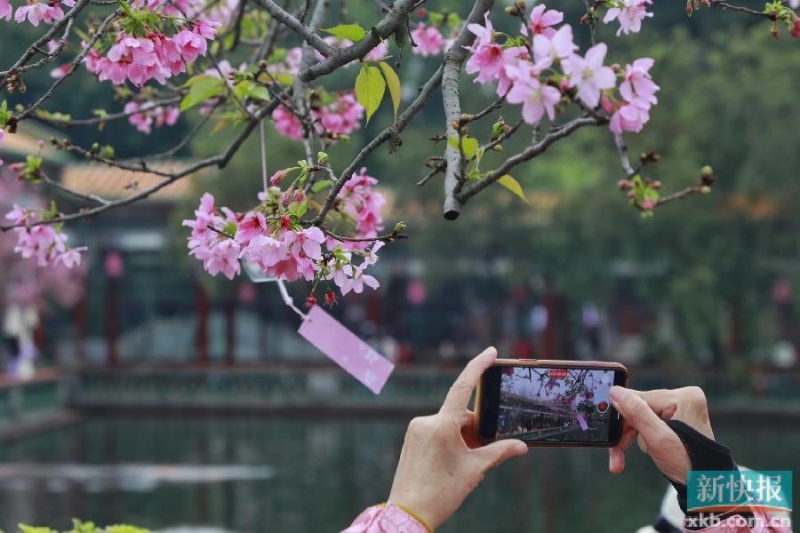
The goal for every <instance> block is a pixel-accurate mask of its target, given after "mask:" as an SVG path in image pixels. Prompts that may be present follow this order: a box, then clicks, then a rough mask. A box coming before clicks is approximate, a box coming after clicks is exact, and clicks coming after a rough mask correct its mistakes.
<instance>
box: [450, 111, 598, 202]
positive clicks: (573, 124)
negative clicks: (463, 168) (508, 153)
mask: <svg viewBox="0 0 800 533" xmlns="http://www.w3.org/2000/svg"><path fill="white" fill-rule="evenodd" d="M600 124H602V122H601V121H599V120H598V119H596V118H594V117H580V118H576V119H574V120H571V121H569V122H567V123H566V124H564V125H563V126H561V127H559V128H556V129H553V130H551V131H550V133H548V134H547V135H545V137H544V139H542V140H541V141H539V142H538V143H536V144H534V145H533V146H530V147H528V148H526V149H525V150H523V151H522V152H520V153H518V154H517V155H515V156H513V157H510V158H508V159H507V160H506V161H505V162H504V163H503V164H502V165H500V166H499V167H497V169H495V170H494V171H492V173H491V174H489V175H488V176H486V177H485V178H483V179H481V180H480V181H477V182H476V183H475V184H474V185H473V186H471V187H470V188H469V189H466V190H464V191H462V192H460V193H458V195H457V198H456V200H457V201H459V202H461V203H465V202H466V201H467V200H469V199H470V198H472V197H473V196H475V195H476V194H478V193H479V192H481V191H482V190H484V189H485V188H486V187H488V186H489V185H491V184H492V183H494V182H495V181H497V180H499V179H500V178H501V177H503V176H504V175H506V174H508V173H509V172H510V171H511V169H512V168H514V167H516V166H517V165H520V164H522V163H524V162H526V161H530V160H531V159H533V158H534V157H536V156H538V155H539V154H542V153H543V152H545V151H546V150H547V149H548V148H550V146H552V145H553V144H555V143H556V142H557V141H560V140H561V139H564V138H566V137H569V136H570V135H571V134H572V133H573V132H575V131H577V130H578V129H580V128H583V127H585V126H598V125H600Z"/></svg>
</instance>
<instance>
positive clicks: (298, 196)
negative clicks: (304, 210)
mask: <svg viewBox="0 0 800 533" xmlns="http://www.w3.org/2000/svg"><path fill="white" fill-rule="evenodd" d="M292 201H294V202H297V203H298V204H302V203H303V202H305V201H306V194H305V193H304V192H303V191H301V190H299V189H298V190H296V191H294V196H293V197H292Z"/></svg>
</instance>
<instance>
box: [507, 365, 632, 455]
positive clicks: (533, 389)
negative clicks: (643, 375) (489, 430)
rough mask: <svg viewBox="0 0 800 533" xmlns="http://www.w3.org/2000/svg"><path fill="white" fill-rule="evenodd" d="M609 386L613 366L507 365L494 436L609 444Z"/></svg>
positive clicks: (553, 441) (610, 411) (613, 414)
mask: <svg viewBox="0 0 800 533" xmlns="http://www.w3.org/2000/svg"><path fill="white" fill-rule="evenodd" d="M613 385H614V371H613V370H602V369H589V368H535V367H527V368H525V367H505V368H503V370H502V375H501V378H500V402H499V406H498V407H499V408H498V412H497V435H496V437H497V438H499V439H502V438H515V439H521V440H523V441H527V442H552V443H567V442H568V443H577V444H579V443H597V444H601V443H607V442H609V438H610V428H611V425H612V422H613V418H614V417H616V416H617V415H616V413H615V411H614V410H613V409H612V408H611V404H610V402H609V399H608V393H609V391H610V390H611V387H612V386H613Z"/></svg>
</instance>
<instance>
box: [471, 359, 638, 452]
mask: <svg viewBox="0 0 800 533" xmlns="http://www.w3.org/2000/svg"><path fill="white" fill-rule="evenodd" d="M492 366H516V367H557V368H599V369H602V370H621V371H622V373H623V374H625V387H628V385H629V383H630V374H629V373H628V369H627V368H626V367H625V365H623V364H622V363H613V362H609V361H568V360H559V359H497V360H496V361H495V362H494V364H493V365H492ZM482 393H483V376H481V380H480V381H478V387H477V389H476V390H475V403H474V405H473V408H474V409H473V410H474V413H475V414H474V417H475V424H474V426H475V438H476V439H477V440H478V442H480V443H482V444H489V443H491V442H494V441H492V440H486V439H483V438H481V435H480V431H479V427H480V419H481V418H480V417H481V397H482ZM525 444H527V445H528V447H529V448H539V447H543V448H567V447H569V448H578V447H580V448H583V447H589V448H609V447H611V446H613V445H609V444H605V443H593V442H580V443H571V444H558V443H554V442H542V443H538V442H526V443H525Z"/></svg>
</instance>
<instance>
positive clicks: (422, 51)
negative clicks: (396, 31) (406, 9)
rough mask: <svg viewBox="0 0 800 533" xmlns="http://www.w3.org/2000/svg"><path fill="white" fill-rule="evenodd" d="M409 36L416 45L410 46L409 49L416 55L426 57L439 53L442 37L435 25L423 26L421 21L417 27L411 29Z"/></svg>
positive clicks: (442, 45)
mask: <svg viewBox="0 0 800 533" xmlns="http://www.w3.org/2000/svg"><path fill="white" fill-rule="evenodd" d="M411 38H412V39H413V40H414V43H415V44H416V45H417V46H414V47H412V48H411V51H412V52H413V53H415V54H417V55H420V56H423V57H428V56H435V55H438V54H440V53H441V51H442V48H443V47H444V38H442V34H441V33H439V30H437V29H436V26H433V25H431V26H425V24H423V23H421V22H420V23H419V24H417V27H416V28H414V29H413V30H412V31H411Z"/></svg>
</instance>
